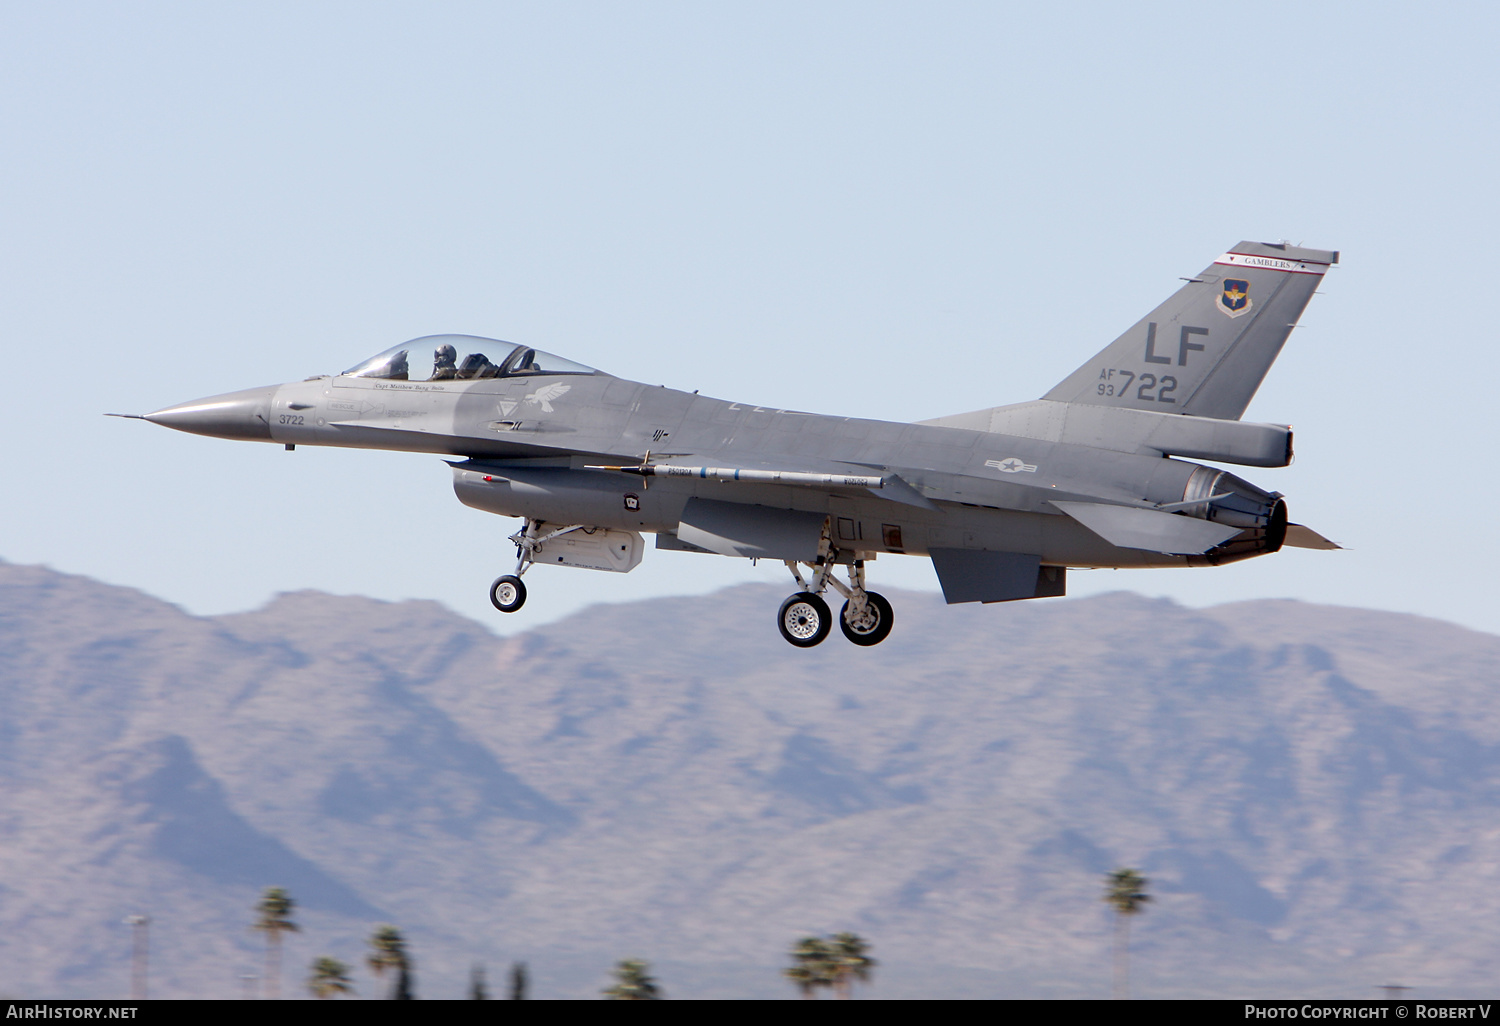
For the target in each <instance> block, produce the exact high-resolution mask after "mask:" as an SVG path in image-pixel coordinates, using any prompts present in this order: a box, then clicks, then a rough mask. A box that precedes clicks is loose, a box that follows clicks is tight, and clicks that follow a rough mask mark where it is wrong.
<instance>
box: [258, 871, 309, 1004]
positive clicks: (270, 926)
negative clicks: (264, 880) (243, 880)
mask: <svg viewBox="0 0 1500 1026" xmlns="http://www.w3.org/2000/svg"><path fill="white" fill-rule="evenodd" d="M296 907H297V903H296V902H295V901H293V900H292V896H291V895H290V894H288V893H287V892H286V888H284V887H267V888H266V893H265V894H263V895H261V899H260V904H259V905H256V906H255V913H256V919H255V927H254V929H257V930H260V931H261V932H262V933H264V934H265V935H266V983H267V986H268V989H269V990H270V992H271V997H272V998H273V999H276V998H280V997H281V935H282V934H283V933H295V932H296V931H297V930H299V929H300V927H298V926H297V924H296V923H294V922H292V912H293V911H294V910H295V909H296Z"/></svg>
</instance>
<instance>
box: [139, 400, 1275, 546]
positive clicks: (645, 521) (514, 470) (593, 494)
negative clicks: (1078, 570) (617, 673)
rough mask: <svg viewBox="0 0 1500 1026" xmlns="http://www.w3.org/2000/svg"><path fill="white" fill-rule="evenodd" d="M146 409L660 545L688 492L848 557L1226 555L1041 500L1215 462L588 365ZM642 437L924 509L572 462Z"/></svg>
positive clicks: (1160, 485)
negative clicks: (801, 519) (345, 451)
mask: <svg viewBox="0 0 1500 1026" xmlns="http://www.w3.org/2000/svg"><path fill="white" fill-rule="evenodd" d="M149 419H152V420H153V421H156V422H158V423H162V424H164V425H166V426H171V427H178V428H180V429H183V430H188V431H197V432H199V433H203V434H212V435H217V436H220V437H233V438H243V439H253V440H259V441H267V442H275V443H282V444H285V445H288V446H293V445H323V446H340V447H347V448H360V449H390V450H399V451H407V452H429V453H434V454H439V455H443V456H450V457H458V458H461V459H462V460H463V461H465V462H463V463H459V464H457V465H456V466H455V470H454V488H455V491H456V492H457V494H458V497H459V498H460V499H461V500H462V501H463V502H465V503H466V504H468V505H471V506H474V507H477V508H480V509H485V510H488V511H490V512H494V513H498V514H502V515H508V516H524V517H530V518H535V519H538V520H545V521H550V522H555V523H588V524H590V525H593V526H599V527H610V528H618V529H624V530H634V531H641V532H647V533H655V534H657V536H658V545H659V546H660V547H665V548H672V547H676V546H675V545H674V542H673V539H674V537H675V533H676V530H677V526H678V523H679V520H680V518H681V516H682V512H683V508H684V506H685V504H686V503H687V502H688V500H689V499H691V498H693V497H695V496H696V497H700V498H714V499H727V500H731V501H734V502H741V503H752V504H757V505H762V506H767V507H772V508H777V509H793V510H806V511H810V512H819V513H824V514H827V515H828V516H829V518H830V520H829V523H830V532H831V533H832V534H833V536H834V537H835V539H836V542H837V544H838V545H839V546H840V547H841V548H843V549H845V550H846V551H849V552H855V553H863V554H864V556H863V558H870V557H871V556H873V555H874V554H877V553H909V554H919V555H920V554H926V553H927V552H928V551H929V549H931V548H947V549H981V550H1001V551H1010V552H1026V553H1032V554H1035V555H1037V556H1039V557H1040V558H1041V561H1042V563H1043V564H1048V565H1056V566H1072V567H1167V566H1185V565H1193V564H1203V563H1206V562H1221V561H1224V560H1223V559H1215V558H1212V557H1208V558H1205V557H1203V556H1196V555H1187V556H1184V555H1170V554H1163V553H1156V552H1150V551H1147V550H1144V549H1137V548H1122V547H1119V546H1116V545H1112V544H1110V543H1108V542H1106V541H1105V540H1104V539H1103V538H1101V537H1099V536H1098V535H1097V534H1095V533H1093V532H1092V531H1090V530H1088V529H1087V528H1085V527H1083V526H1082V525H1081V524H1080V523H1079V522H1078V521H1076V520H1074V519H1073V518H1072V517H1069V516H1065V515H1062V514H1061V513H1060V512H1059V511H1058V509H1057V507H1055V506H1053V505H1052V503H1053V502H1054V501H1081V502H1092V503H1118V504H1124V505H1127V506H1135V507H1143V508H1156V507H1160V506H1162V505H1165V504H1172V503H1181V502H1182V501H1183V500H1184V499H1190V498H1195V497H1206V495H1205V496H1194V495H1191V494H1189V487H1190V484H1191V483H1192V482H1193V481H1194V480H1195V477H1194V475H1195V472H1197V473H1198V478H1200V479H1201V478H1202V476H1203V475H1202V471H1203V470H1210V471H1212V472H1213V473H1215V474H1219V472H1218V471H1217V470H1214V469H1213V468H1201V467H1200V465H1198V464H1195V463H1191V462H1188V461H1184V460H1179V459H1172V458H1167V457H1163V456H1160V455H1137V454H1130V453H1121V452H1116V451H1107V450H1103V449H1097V448H1093V447H1091V446H1084V445H1074V444H1067V443H1059V442H1049V441H1043V440H1039V439H1035V438H1024V437H1015V436H1010V435H1004V434H995V433H992V432H986V431H972V430H964V429H959V428H951V427H934V426H929V425H921V424H903V423H896V422H890V421H881V420H866V419H860V418H852V417H829V416H821V415H817V414H810V413H803V412H798V411H793V410H785V409H774V408H768V407H762V406H755V405H749V404H745V403H738V402H731V401H726V400H721V399H713V398H710V397H707V396H701V395H697V394H690V393H686V392H681V391H677V390H675V389H670V388H666V387H664V386H652V385H646V384H642V383H639V382H634V381H629V380H626V379H623V378H617V377H613V376H611V375H608V374H604V373H601V372H592V373H569V374H557V375H545V374H543V375H536V374H532V375H526V376H517V377H492V378H484V379H479V380H438V381H411V380H388V379H382V378H371V377H361V376H354V375H349V374H344V375H334V376H327V377H319V378H313V379H309V380H306V381H301V382H294V383H289V384H284V385H279V386H268V387H265V388H261V389H250V390H246V391H244V392H238V393H232V394H230V395H226V396H218V397H213V398H210V399H205V400H200V401H198V402H196V403H188V404H182V405H181V406H178V407H173V408H170V409H167V410H162V411H158V412H157V413H155V414H151V415H149ZM648 453H649V454H651V458H652V459H653V460H657V461H664V462H670V461H671V460H672V459H673V458H674V457H679V456H684V457H685V456H691V458H692V460H693V461H707V462H717V463H724V464H730V465H734V466H764V467H768V468H776V467H781V468H785V467H787V466H788V465H790V466H791V467H793V468H802V467H807V468H823V469H831V470H834V471H842V472H846V473H847V472H851V471H854V472H880V473H894V474H896V475H899V476H900V478H901V479H902V480H904V481H905V482H906V483H908V484H909V485H910V486H911V487H912V488H913V489H915V490H916V492H917V493H919V494H920V496H922V497H923V498H925V499H926V500H928V506H929V507H930V508H924V507H923V506H919V505H915V504H912V503H904V502H898V501H892V500H891V499H890V498H887V497H884V496H881V495H879V494H878V493H875V492H871V491H869V490H866V489H860V488H849V489H808V488H798V487H788V486H784V485H771V484H759V483H745V482H735V483H732V484H727V483H724V482H720V481H713V480H694V479H684V478H658V479H653V480H651V481H649V482H647V481H644V480H642V479H640V478H632V477H628V476H626V475H623V474H620V473H615V472H611V471H606V470H596V469H587V468H588V467H590V466H597V465H599V464H600V463H610V462H615V463H618V462H620V461H622V460H625V461H639V460H641V459H643V458H645V457H646V455H647V454H648ZM1220 476H1224V477H1227V476H1229V475H1220ZM1235 480H1236V481H1237V480H1238V479H1235ZM1239 483H1240V484H1241V485H1243V484H1244V483H1243V482H1239ZM1246 487H1249V488H1251V489H1253V486H1246ZM1253 490H1254V491H1255V492H1259V489H1253ZM1260 494H1261V495H1263V496H1264V495H1266V493H1260ZM1268 498H1269V497H1268ZM1265 551H1270V549H1269V548H1267V549H1265ZM1246 554H1255V553H1248V552H1247V553H1246ZM1236 558H1242V557H1236Z"/></svg>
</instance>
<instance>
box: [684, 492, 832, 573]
mask: <svg viewBox="0 0 1500 1026" xmlns="http://www.w3.org/2000/svg"><path fill="white" fill-rule="evenodd" d="M827 519H828V517H827V516H826V515H825V514H823V513H810V512H807V511H805V510H797V509H772V508H771V507H770V506H752V505H749V504H748V503H742V502H719V501H718V500H717V499H699V498H692V499H689V500H688V501H687V506H686V507H685V508H684V509H683V511H682V522H681V523H680V524H678V526H677V538H678V540H679V541H683V542H686V543H687V544H689V545H694V546H697V547H698V548H700V549H707V550H708V551H709V552H717V553H718V554H719V555H721V556H752V557H756V558H761V559H795V560H798V561H801V562H808V563H810V562H812V561H813V560H815V559H817V558H818V542H819V541H821V540H822V538H823V524H824V522H825V521H827Z"/></svg>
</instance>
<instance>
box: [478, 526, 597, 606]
mask: <svg viewBox="0 0 1500 1026" xmlns="http://www.w3.org/2000/svg"><path fill="white" fill-rule="evenodd" d="M582 527H583V525H582V524H574V525H572V526H571V527H559V528H558V529H557V530H555V531H548V532H547V533H546V534H542V533H541V531H542V521H540V520H532V519H529V518H528V519H527V520H526V523H525V525H524V526H522V528H521V529H520V530H519V531H517V532H516V533H515V534H513V535H511V536H510V540H511V541H513V542H515V543H516V572H515V573H513V574H506V575H505V576H504V577H498V578H496V579H495V583H494V584H492V585H490V604H491V605H493V606H494V607H495V608H496V609H498V610H500V612H502V613H514V612H515V611H516V610H517V609H520V608H521V607H522V606H524V605H525V604H526V585H524V584H522V583H521V575H522V574H524V573H525V572H526V570H527V568H528V567H530V566H531V564H533V563H535V562H536V551H537V549H539V548H541V547H542V543H543V542H547V541H551V540H552V539H553V538H556V537H557V536H558V535H563V534H567V533H568V532H569V531H577V530H579V529H580V528H582Z"/></svg>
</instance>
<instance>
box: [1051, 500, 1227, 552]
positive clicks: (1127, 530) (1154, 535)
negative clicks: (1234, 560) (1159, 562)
mask: <svg viewBox="0 0 1500 1026" xmlns="http://www.w3.org/2000/svg"><path fill="white" fill-rule="evenodd" d="M1052 505H1054V506H1056V507H1057V508H1058V509H1060V510H1062V511H1063V512H1064V513H1066V514H1067V515H1068V516H1070V517H1072V518H1073V519H1074V520H1076V521H1078V522H1079V523H1080V524H1082V525H1083V526H1084V527H1087V528H1088V529H1089V530H1090V531H1093V532H1094V533H1095V534H1097V535H1098V536H1099V537H1101V538H1103V539H1104V540H1105V541H1107V542H1109V543H1110V544H1111V545H1118V546H1120V547H1121V548H1122V549H1145V550H1146V551H1147V552H1165V553H1168V554H1170V555H1178V556H1186V555H1198V554H1200V553H1204V552H1207V551H1208V550H1209V549H1211V548H1213V547H1214V546H1215V545H1218V544H1220V543H1221V542H1225V541H1228V540H1229V539H1230V538H1233V537H1234V536H1235V535H1237V534H1239V533H1240V531H1241V530H1242V528H1239V527H1229V526H1226V525H1224V524H1215V523H1211V522H1209V521H1207V520H1199V519H1197V518H1195V517H1186V516H1180V515H1178V514H1176V513H1161V512H1158V511H1157V510H1153V509H1138V508H1136V507H1134V506H1113V505H1109V504H1107V503H1102V502H1058V501H1057V500H1055V499H1054V500H1053V502H1052Z"/></svg>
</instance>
